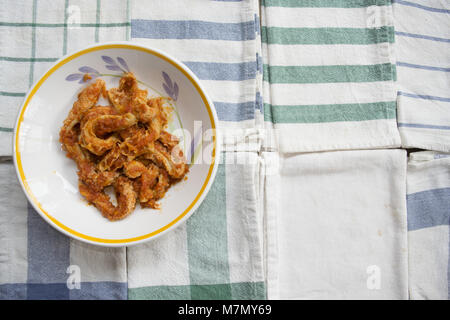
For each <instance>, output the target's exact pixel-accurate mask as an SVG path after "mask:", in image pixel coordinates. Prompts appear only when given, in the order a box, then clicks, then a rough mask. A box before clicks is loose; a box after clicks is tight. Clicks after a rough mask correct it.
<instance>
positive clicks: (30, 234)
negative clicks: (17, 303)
mask: <svg viewBox="0 0 450 320" xmlns="http://www.w3.org/2000/svg"><path fill="white" fill-rule="evenodd" d="M0 177H1V179H0V203H1V206H0V300H4V299H33V300H34V299H64V300H66V299H127V269H126V248H102V247H98V246H93V245H88V244H85V243H82V242H79V241H77V240H73V239H71V238H69V237H67V236H65V235H63V234H62V233H60V232H58V231H56V230H55V229H53V228H52V227H51V226H50V225H49V224H48V223H47V222H45V221H44V220H43V219H42V218H41V217H40V216H39V215H38V213H37V212H36V211H35V210H34V209H33V208H32V207H31V206H30V204H28V202H27V199H26V198H25V195H24V193H23V192H22V189H21V187H20V185H19V183H18V181H17V178H16V174H15V170H14V166H13V165H12V164H11V163H0Z"/></svg>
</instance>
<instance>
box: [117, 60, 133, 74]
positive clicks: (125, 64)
mask: <svg viewBox="0 0 450 320" xmlns="http://www.w3.org/2000/svg"><path fill="white" fill-rule="evenodd" d="M117 61H119V63H120V65H121V66H122V67H124V68H125V70H127V71H128V72H130V68H128V65H127V63H126V61H125V60H124V59H123V58H121V57H117Z"/></svg>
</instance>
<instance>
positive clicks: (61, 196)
mask: <svg viewBox="0 0 450 320" xmlns="http://www.w3.org/2000/svg"><path fill="white" fill-rule="evenodd" d="M124 70H130V71H132V72H133V73H134V74H135V76H136V78H137V79H138V80H139V81H140V87H141V88H145V89H148V91H149V95H155V96H159V95H163V96H171V97H172V98H173V103H172V105H173V107H174V109H175V112H173V115H172V120H171V124H170V125H169V129H168V130H169V131H171V132H174V133H175V134H176V135H178V136H180V137H181V138H182V139H183V140H184V141H182V142H181V146H182V148H183V149H184V152H185V155H186V157H187V158H188V159H191V158H195V159H196V160H195V164H193V165H191V167H190V171H189V173H188V175H187V177H188V178H187V180H186V181H182V182H180V183H178V184H176V185H174V186H173V187H172V188H170V189H169V191H168V192H167V194H166V196H165V197H164V198H163V199H162V200H161V201H160V203H161V209H160V210H154V209H141V208H140V207H139V205H138V206H137V207H136V209H135V211H134V212H133V213H132V214H131V215H130V216H128V217H127V218H125V219H124V220H120V221H115V222H110V221H108V220H107V219H105V218H104V217H102V215H101V213H100V212H99V211H98V210H97V209H96V208H95V207H94V206H90V205H88V204H87V202H86V201H85V200H84V199H83V198H82V196H81V195H80V193H79V192H78V176H77V173H76V172H77V168H76V164H75V162H74V161H72V160H71V159H68V158H67V157H66V156H65V152H63V151H62V149H61V145H60V143H59V141H58V139H59V130H60V128H61V126H62V123H63V120H64V119H65V118H66V117H67V115H68V113H69V110H70V109H71V108H72V105H73V103H74V101H75V100H76V97H77V94H78V92H79V91H80V90H81V89H82V88H84V87H85V86H86V83H84V82H83V80H82V79H83V78H82V77H83V75H84V73H89V74H90V75H91V76H92V77H93V78H94V79H95V78H96V77H101V78H102V79H104V80H105V82H106V84H107V88H110V87H113V86H114V87H116V86H117V85H118V81H119V79H120V76H121V74H122V73H123V72H124ZM99 104H102V103H99ZM200 123H201V126H199V124H200ZM217 124H218V120H217V115H216V112H215V110H214V107H213V104H212V103H211V100H210V99H209V98H208V96H207V95H206V93H205V91H204V89H203V87H202V86H201V84H200V83H199V80H198V79H197V77H196V76H195V75H194V74H193V73H192V72H191V71H190V70H189V69H188V68H187V67H186V66H184V65H183V64H182V63H181V62H179V61H177V60H176V59H174V58H172V57H170V56H169V55H167V54H165V53H163V52H161V51H159V50H156V49H152V48H148V47H145V46H141V45H136V44H131V43H129V42H115V43H107V44H99V45H95V46H91V47H88V48H86V49H84V50H81V51H78V52H76V53H73V54H71V55H68V56H65V57H63V58H61V59H60V60H58V61H57V62H56V63H55V64H54V65H53V66H52V67H51V68H50V69H49V70H48V71H47V72H46V73H45V74H44V76H43V77H42V78H41V79H39V81H37V83H36V84H35V85H34V86H33V87H32V89H31V90H30V92H29V93H28V94H27V96H26V98H25V101H24V104H23V105H22V108H21V110H20V112H19V115H18V118H17V121H16V126H15V130H14V137H13V139H14V141H13V145H14V164H15V167H16V172H17V176H18V178H19V180H20V183H21V185H22V188H23V189H24V192H25V194H26V195H27V197H28V200H29V201H30V202H31V204H32V205H33V207H34V208H35V209H36V210H37V212H38V213H39V214H40V215H41V216H42V218H44V219H45V220H46V221H47V222H48V223H49V224H51V225H52V226H53V227H55V228H56V229H57V230H59V231H61V232H63V233H65V234H66V235H68V236H71V237H73V238H76V239H79V240H81V241H85V242H88V243H92V244H97V245H102V246H124V245H131V244H136V243H141V242H144V241H148V240H150V239H154V238H156V237H158V236H160V235H162V234H164V233H166V232H168V231H169V230H171V229H173V228H174V227H176V226H177V225H179V224H180V223H182V222H183V221H184V220H186V219H187V218H188V217H189V216H190V215H191V214H192V213H193V211H194V210H195V209H196V208H197V207H198V206H199V205H200V203H201V202H202V200H203V199H204V197H205V195H206V194H207V192H208V191H209V188H210V187H211V184H212V182H213V180H214V177H215V174H216V171H217V166H218V163H219V156H220V150H219V148H220V143H218V142H219V141H220V140H219V138H218V137H217V134H218V132H217V131H216V130H215V129H216V128H217ZM180 128H183V129H185V130H184V131H183V132H184V134H182V133H181V132H180V130H179V129H180Z"/></svg>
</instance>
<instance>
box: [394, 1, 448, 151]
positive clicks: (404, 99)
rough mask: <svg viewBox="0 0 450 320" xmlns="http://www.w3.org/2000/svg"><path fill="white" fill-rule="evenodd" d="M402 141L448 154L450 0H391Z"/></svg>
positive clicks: (411, 145)
mask: <svg viewBox="0 0 450 320" xmlns="http://www.w3.org/2000/svg"><path fill="white" fill-rule="evenodd" d="M394 17H395V20H394V21H395V31H396V32H395V41H396V49H395V51H396V55H397V73H398V83H397V85H398V127H399V130H400V135H401V138H402V145H403V146H404V147H409V148H421V149H426V150H436V151H442V152H450V2H449V1H442V0H414V1H400V0H396V1H394Z"/></svg>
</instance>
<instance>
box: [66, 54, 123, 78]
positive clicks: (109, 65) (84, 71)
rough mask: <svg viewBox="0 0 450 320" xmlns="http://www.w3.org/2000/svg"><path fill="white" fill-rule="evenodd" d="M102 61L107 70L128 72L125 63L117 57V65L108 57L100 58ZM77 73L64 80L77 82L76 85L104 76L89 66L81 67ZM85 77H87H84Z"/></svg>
mask: <svg viewBox="0 0 450 320" xmlns="http://www.w3.org/2000/svg"><path fill="white" fill-rule="evenodd" d="M102 60H103V61H104V62H105V63H106V65H105V67H106V69H108V70H112V71H121V72H123V73H127V72H130V68H129V67H128V64H127V62H126V61H125V59H124V58H122V57H117V61H118V62H119V63H117V62H116V61H115V60H114V59H113V58H111V57H109V56H102ZM119 64H120V65H119ZM121 66H122V67H121ZM78 71H79V72H80V73H72V74H69V75H68V76H67V77H66V80H67V81H77V80H79V81H78V83H83V82H87V81H89V80H91V79H95V78H98V77H100V76H104V74H101V73H100V72H99V71H98V70H96V69H94V68H92V67H89V66H82V67H80V68H78ZM85 75H88V76H89V77H85Z"/></svg>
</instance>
